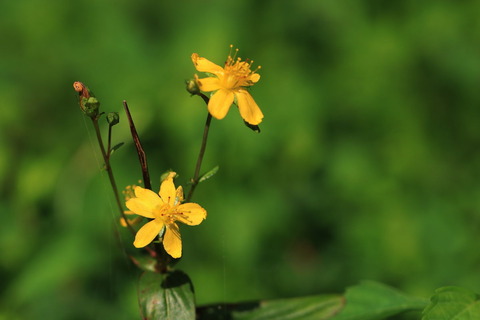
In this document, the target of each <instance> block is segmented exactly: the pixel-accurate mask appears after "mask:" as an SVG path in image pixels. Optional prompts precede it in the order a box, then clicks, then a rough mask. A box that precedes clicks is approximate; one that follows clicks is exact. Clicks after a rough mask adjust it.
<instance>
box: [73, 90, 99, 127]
mask: <svg viewBox="0 0 480 320" xmlns="http://www.w3.org/2000/svg"><path fill="white" fill-rule="evenodd" d="M73 89H74V90H75V91H77V92H78V103H79V104H80V109H82V111H83V113H85V114H86V115H87V116H89V117H90V118H92V119H93V118H95V117H97V116H98V112H99V108H100V102H99V101H98V100H97V98H95V96H94V95H93V93H92V92H91V91H90V90H89V89H88V88H87V86H85V85H84V84H83V83H81V82H80V81H75V82H74V83H73Z"/></svg>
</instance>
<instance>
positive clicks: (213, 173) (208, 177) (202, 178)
mask: <svg viewBox="0 0 480 320" xmlns="http://www.w3.org/2000/svg"><path fill="white" fill-rule="evenodd" d="M218 168H219V167H218V166H216V167H214V168H213V169H212V170H210V171H208V172H207V173H205V174H204V175H202V176H201V177H200V179H198V182H199V183H200V182H203V181H205V180H207V179H210V178H211V177H213V176H214V175H215V173H217V172H218Z"/></svg>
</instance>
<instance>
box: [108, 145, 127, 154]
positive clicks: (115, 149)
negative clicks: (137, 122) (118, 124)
mask: <svg viewBox="0 0 480 320" xmlns="http://www.w3.org/2000/svg"><path fill="white" fill-rule="evenodd" d="M124 144H125V143H124V142H120V143H117V144H116V145H114V146H113V148H112V151H111V152H110V154H112V153H114V152H115V151H117V150H118V149H120V147H121V146H123V145H124Z"/></svg>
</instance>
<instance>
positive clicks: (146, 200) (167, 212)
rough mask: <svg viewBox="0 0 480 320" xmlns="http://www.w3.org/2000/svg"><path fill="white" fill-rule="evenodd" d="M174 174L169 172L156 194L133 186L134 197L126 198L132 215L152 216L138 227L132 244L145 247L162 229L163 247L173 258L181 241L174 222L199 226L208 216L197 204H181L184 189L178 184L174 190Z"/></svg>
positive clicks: (179, 254)
mask: <svg viewBox="0 0 480 320" xmlns="http://www.w3.org/2000/svg"><path fill="white" fill-rule="evenodd" d="M175 175H176V173H175V172H170V173H169V174H168V176H167V178H165V180H163V182H162V185H161V186H160V191H159V192H158V194H156V193H155V192H153V191H152V190H148V189H144V188H142V187H138V186H137V187H135V189H134V191H135V197H134V198H131V199H129V200H127V202H126V206H127V208H128V209H130V210H131V211H132V212H133V213H135V214H138V215H140V216H143V217H146V218H150V219H153V220H151V221H149V222H147V223H146V224H145V225H144V226H143V227H142V228H140V230H138V232H137V235H136V236H135V241H134V242H133V245H134V246H135V247H137V248H143V247H145V246H147V245H148V244H150V243H151V242H152V241H153V240H154V239H155V238H156V237H157V236H159V234H160V232H161V231H162V230H163V228H165V233H164V234H163V247H164V248H165V251H166V252H167V253H168V254H169V255H171V256H172V257H173V258H180V257H181V256H182V240H181V237H180V230H179V227H178V225H177V223H176V222H177V221H179V222H182V223H185V224H188V225H191V226H195V225H198V224H200V223H201V222H202V221H203V220H204V219H205V218H206V217H207V211H206V210H205V209H203V208H202V207H201V206H200V205H198V204H196V203H182V201H183V189H182V187H181V186H180V187H178V188H177V189H176V190H175V185H174V183H173V178H174V177H175Z"/></svg>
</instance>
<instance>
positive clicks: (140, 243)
mask: <svg viewBox="0 0 480 320" xmlns="http://www.w3.org/2000/svg"><path fill="white" fill-rule="evenodd" d="M163 226H164V224H163V222H162V221H161V220H160V219H155V220H152V221H150V222H148V223H146V224H145V225H144V226H143V227H141V228H140V230H138V232H137V234H136V236H135V241H134V242H133V245H134V246H135V247H136V248H143V247H145V246H147V245H149V244H150V243H151V242H152V241H153V239H155V237H157V236H158V234H159V233H160V231H161V230H162V228H163Z"/></svg>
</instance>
